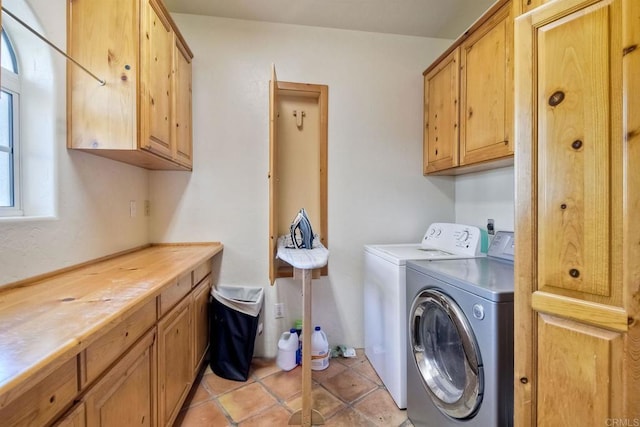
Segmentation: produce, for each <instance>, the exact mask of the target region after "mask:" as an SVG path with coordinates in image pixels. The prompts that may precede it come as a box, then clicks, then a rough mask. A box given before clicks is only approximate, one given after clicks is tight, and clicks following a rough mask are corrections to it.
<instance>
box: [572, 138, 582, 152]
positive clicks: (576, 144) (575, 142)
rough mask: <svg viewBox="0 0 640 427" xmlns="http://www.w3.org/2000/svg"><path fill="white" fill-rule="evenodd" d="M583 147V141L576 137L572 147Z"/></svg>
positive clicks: (576, 148)
mask: <svg viewBox="0 0 640 427" xmlns="http://www.w3.org/2000/svg"><path fill="white" fill-rule="evenodd" d="M581 147H582V141H580V140H579V139H576V140H575V141H573V142H572V143H571V148H573V149H574V150H579V149H580V148H581Z"/></svg>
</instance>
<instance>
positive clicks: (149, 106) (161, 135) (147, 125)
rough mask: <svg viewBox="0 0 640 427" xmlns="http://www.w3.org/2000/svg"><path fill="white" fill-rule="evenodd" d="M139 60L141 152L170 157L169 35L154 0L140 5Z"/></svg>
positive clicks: (160, 9) (166, 21)
mask: <svg viewBox="0 0 640 427" xmlns="http://www.w3.org/2000/svg"><path fill="white" fill-rule="evenodd" d="M141 13H142V37H141V39H142V40H141V52H140V58H141V62H142V70H143V72H144V78H143V82H142V83H143V85H142V87H143V90H142V92H141V98H142V99H141V117H140V119H141V121H142V124H143V126H142V132H141V141H140V144H141V148H144V149H147V150H150V151H153V152H154V153H157V154H160V155H162V156H163V157H167V158H171V157H172V151H173V149H172V146H171V130H172V125H171V90H172V88H171V82H172V78H173V76H172V74H173V73H172V70H173V63H172V58H173V49H174V44H173V32H172V30H171V25H170V24H169V20H168V19H167V17H166V16H165V15H164V12H163V10H162V7H161V6H159V5H158V3H156V0H146V1H144V2H143V7H142V10H141Z"/></svg>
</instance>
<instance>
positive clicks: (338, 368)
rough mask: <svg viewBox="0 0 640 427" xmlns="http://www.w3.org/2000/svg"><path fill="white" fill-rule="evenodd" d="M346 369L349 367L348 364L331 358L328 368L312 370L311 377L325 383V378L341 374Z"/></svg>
mask: <svg viewBox="0 0 640 427" xmlns="http://www.w3.org/2000/svg"><path fill="white" fill-rule="evenodd" d="M345 369H347V366H346V365H344V364H342V363H339V362H337V361H334V360H333V359H331V360H330V361H329V367H328V368H327V369H324V370H322V371H311V377H312V378H313V379H314V380H315V381H318V382H319V383H323V382H324V381H325V380H327V379H329V378H331V377H332V376H334V375H336V374H339V373H340V372H342V371H344V370H345Z"/></svg>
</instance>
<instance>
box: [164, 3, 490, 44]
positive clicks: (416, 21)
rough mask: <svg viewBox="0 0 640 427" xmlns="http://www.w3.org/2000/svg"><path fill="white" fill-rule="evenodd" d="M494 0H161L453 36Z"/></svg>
mask: <svg viewBox="0 0 640 427" xmlns="http://www.w3.org/2000/svg"><path fill="white" fill-rule="evenodd" d="M493 2H494V0H165V3H166V5H167V8H168V9H169V10H170V11H171V12H174V13H188V14H195V15H210V16H220V17H225V18H235V19H247V20H254V21H267V22H279V23H285V24H297V25H310V26H315V27H329V28H340V29H348V30H358V31H371V32H378V33H391V34H404V35H410V36H421V37H439V38H449V39H455V38H457V37H458V36H459V35H460V34H462V32H463V31H464V30H465V29H466V28H467V27H469V26H470V25H471V24H472V23H473V22H474V21H475V20H476V19H477V18H478V17H479V16H480V15H482V13H483V12H484V11H485V10H487V9H488V8H489V6H491V4H493Z"/></svg>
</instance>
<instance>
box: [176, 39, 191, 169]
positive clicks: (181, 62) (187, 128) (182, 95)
mask: <svg viewBox="0 0 640 427" xmlns="http://www.w3.org/2000/svg"><path fill="white" fill-rule="evenodd" d="M173 54H174V71H175V76H174V80H173V82H174V83H173V84H174V112H175V115H174V121H175V123H174V126H173V130H174V132H175V134H174V140H175V144H174V148H173V149H174V153H173V158H174V160H176V161H177V162H180V163H182V164H184V165H185V166H188V167H191V164H192V153H191V150H192V139H193V135H192V129H191V120H192V111H191V55H190V54H189V52H188V51H187V50H186V48H185V46H184V45H183V44H182V42H181V41H180V38H179V37H178V36H177V35H176V36H175V50H174V53H173Z"/></svg>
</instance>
